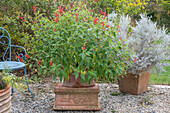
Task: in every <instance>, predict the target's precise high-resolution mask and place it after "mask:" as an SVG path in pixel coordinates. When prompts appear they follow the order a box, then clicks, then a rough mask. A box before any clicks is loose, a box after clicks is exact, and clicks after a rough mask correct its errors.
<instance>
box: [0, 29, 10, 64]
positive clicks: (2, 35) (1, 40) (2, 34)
mask: <svg viewBox="0 0 170 113" xmlns="http://www.w3.org/2000/svg"><path fill="white" fill-rule="evenodd" d="M6 40H8V42H6ZM2 44H5V45H7V48H6V50H5V53H4V55H3V60H4V61H5V55H6V54H7V51H8V49H9V56H8V57H7V60H8V61H11V37H10V35H9V33H8V31H7V30H5V29H4V28H2V27H0V45H2Z"/></svg>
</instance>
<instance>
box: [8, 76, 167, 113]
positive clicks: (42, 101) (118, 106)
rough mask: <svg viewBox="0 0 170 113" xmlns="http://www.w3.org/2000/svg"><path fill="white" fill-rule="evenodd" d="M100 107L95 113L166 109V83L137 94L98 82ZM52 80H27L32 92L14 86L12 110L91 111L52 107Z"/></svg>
mask: <svg viewBox="0 0 170 113" xmlns="http://www.w3.org/2000/svg"><path fill="white" fill-rule="evenodd" d="M99 86H100V93H99V102H100V107H101V111H96V112H95V113H170V86H166V85H150V86H149V88H150V89H149V91H148V92H145V93H143V94H141V95H130V94H123V93H120V91H119V87H118V85H116V84H106V83H102V84H99ZM54 87H55V82H54V81H53V80H52V79H48V80H45V81H43V82H41V83H35V84H31V85H30V88H31V90H32V91H33V93H34V94H35V99H34V100H32V98H31V95H30V93H29V92H28V91H26V92H19V91H17V90H16V89H15V92H14V93H13V95H12V108H11V110H12V113H93V111H53V105H54V100H55V95H54V93H53V89H54Z"/></svg>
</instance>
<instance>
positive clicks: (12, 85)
mask: <svg viewBox="0 0 170 113" xmlns="http://www.w3.org/2000/svg"><path fill="white" fill-rule="evenodd" d="M12 73H13V74H11V76H14V70H12ZM13 85H14V81H13V82H12V85H11V86H12V89H11V90H12V93H14V88H13Z"/></svg>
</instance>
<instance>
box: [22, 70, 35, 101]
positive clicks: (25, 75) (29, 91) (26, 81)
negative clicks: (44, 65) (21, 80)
mask: <svg viewBox="0 0 170 113" xmlns="http://www.w3.org/2000/svg"><path fill="white" fill-rule="evenodd" d="M24 71H25V80H26V83H27V87H28V91H29V92H30V93H31V95H32V99H34V96H33V93H32V91H31V90H30V88H29V83H28V78H27V71H26V67H25V68H24Z"/></svg>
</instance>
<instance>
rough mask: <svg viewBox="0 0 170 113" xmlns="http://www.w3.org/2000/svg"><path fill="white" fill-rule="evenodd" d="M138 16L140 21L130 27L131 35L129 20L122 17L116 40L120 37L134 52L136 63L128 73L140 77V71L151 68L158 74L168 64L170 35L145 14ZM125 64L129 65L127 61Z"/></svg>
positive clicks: (126, 17)
mask: <svg viewBox="0 0 170 113" xmlns="http://www.w3.org/2000/svg"><path fill="white" fill-rule="evenodd" d="M112 15H113V14H112ZM140 16H141V19H140V20H139V21H136V26H135V27H131V28H132V32H131V33H129V31H128V30H129V28H130V24H131V22H130V18H129V17H128V16H124V15H122V16H120V20H119V26H120V27H121V28H120V29H119V30H120V32H119V33H118V34H117V38H118V39H119V38H120V37H121V38H122V40H123V41H124V43H125V44H128V47H129V49H131V50H133V51H136V52H135V55H134V56H135V57H136V58H137V61H136V62H133V63H132V64H131V65H130V67H129V68H128V72H129V73H133V74H139V75H141V72H142V70H146V71H149V69H150V67H151V66H153V67H155V72H156V73H157V74H159V73H160V72H161V71H163V70H165V69H164V66H165V65H164V64H168V63H167V60H166V59H167V58H168V57H169V56H170V47H169V46H170V37H169V36H170V35H169V34H167V30H166V29H165V28H164V27H163V28H159V27H158V26H157V24H156V23H154V22H152V21H151V19H150V17H147V16H146V15H145V14H140ZM114 21H115V20H114ZM127 37H128V39H127ZM132 59H134V58H132ZM126 63H127V64H128V65H129V61H127V62H126Z"/></svg>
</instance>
